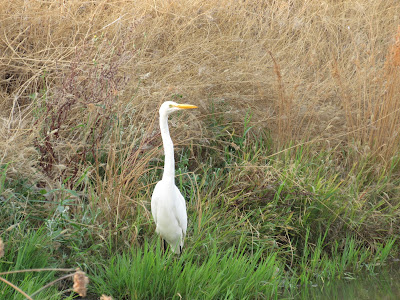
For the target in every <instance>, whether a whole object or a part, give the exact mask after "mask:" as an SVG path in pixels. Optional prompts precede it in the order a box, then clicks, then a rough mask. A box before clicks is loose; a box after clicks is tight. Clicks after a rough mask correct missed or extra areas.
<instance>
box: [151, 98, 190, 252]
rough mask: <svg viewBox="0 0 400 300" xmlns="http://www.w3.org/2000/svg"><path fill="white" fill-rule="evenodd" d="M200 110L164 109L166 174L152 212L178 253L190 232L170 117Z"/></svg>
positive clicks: (156, 190)
mask: <svg viewBox="0 0 400 300" xmlns="http://www.w3.org/2000/svg"><path fill="white" fill-rule="evenodd" d="M188 108H196V106H194V105H187V104H177V103H175V102H172V101H166V102H164V103H163V104H162V105H161V107H160V111H159V112H160V129H161V136H162V140H163V145H164V154H165V163H164V174H163V178H162V180H161V181H159V182H158V183H157V185H156V187H155V188H154V192H153V195H152V197H151V213H152V215H153V219H154V222H155V223H156V233H158V234H159V235H160V236H161V237H162V238H163V239H164V240H166V241H167V243H168V244H169V245H170V246H171V249H172V251H173V252H175V253H180V252H181V249H182V247H183V242H184V238H185V236H186V229H187V215H186V202H185V199H184V198H183V196H182V194H181V192H180V191H179V189H178V187H177V186H176V185H175V161H174V146H173V143H172V140H171V137H170V135H169V129H168V116H169V115H170V114H171V113H173V112H175V111H177V110H180V109H188Z"/></svg>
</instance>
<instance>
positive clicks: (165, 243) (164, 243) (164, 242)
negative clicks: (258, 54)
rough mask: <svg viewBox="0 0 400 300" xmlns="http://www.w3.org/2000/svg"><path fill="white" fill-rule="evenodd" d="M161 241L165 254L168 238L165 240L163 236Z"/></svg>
mask: <svg viewBox="0 0 400 300" xmlns="http://www.w3.org/2000/svg"><path fill="white" fill-rule="evenodd" d="M161 243H162V245H161V247H162V252H163V254H164V253H165V252H166V251H167V242H166V240H164V239H163V238H161Z"/></svg>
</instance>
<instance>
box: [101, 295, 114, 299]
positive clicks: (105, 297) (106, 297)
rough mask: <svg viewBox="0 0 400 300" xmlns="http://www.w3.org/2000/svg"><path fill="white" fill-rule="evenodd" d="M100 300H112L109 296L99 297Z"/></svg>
mask: <svg viewBox="0 0 400 300" xmlns="http://www.w3.org/2000/svg"><path fill="white" fill-rule="evenodd" d="M100 300H113V298H112V297H111V296H106V295H101V297H100Z"/></svg>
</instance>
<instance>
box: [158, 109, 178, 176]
mask: <svg viewBox="0 0 400 300" xmlns="http://www.w3.org/2000/svg"><path fill="white" fill-rule="evenodd" d="M160 129H161V137H162V141H163V145H164V156H165V158H164V159H165V162H164V174H163V177H162V179H163V180H172V181H175V159H174V144H173V143H172V139H171V136H170V134H169V129H168V116H167V115H166V114H163V115H160Z"/></svg>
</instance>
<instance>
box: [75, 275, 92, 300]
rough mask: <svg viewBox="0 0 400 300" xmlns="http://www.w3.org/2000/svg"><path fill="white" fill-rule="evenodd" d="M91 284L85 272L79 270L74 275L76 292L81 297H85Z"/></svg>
mask: <svg viewBox="0 0 400 300" xmlns="http://www.w3.org/2000/svg"><path fill="white" fill-rule="evenodd" d="M88 283H89V278H88V277H87V276H86V275H85V272H82V271H81V270H79V269H77V270H76V273H75V274H74V286H73V288H74V292H75V293H78V294H79V296H81V297H85V296H86V292H87V287H86V286H87V285H88Z"/></svg>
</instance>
